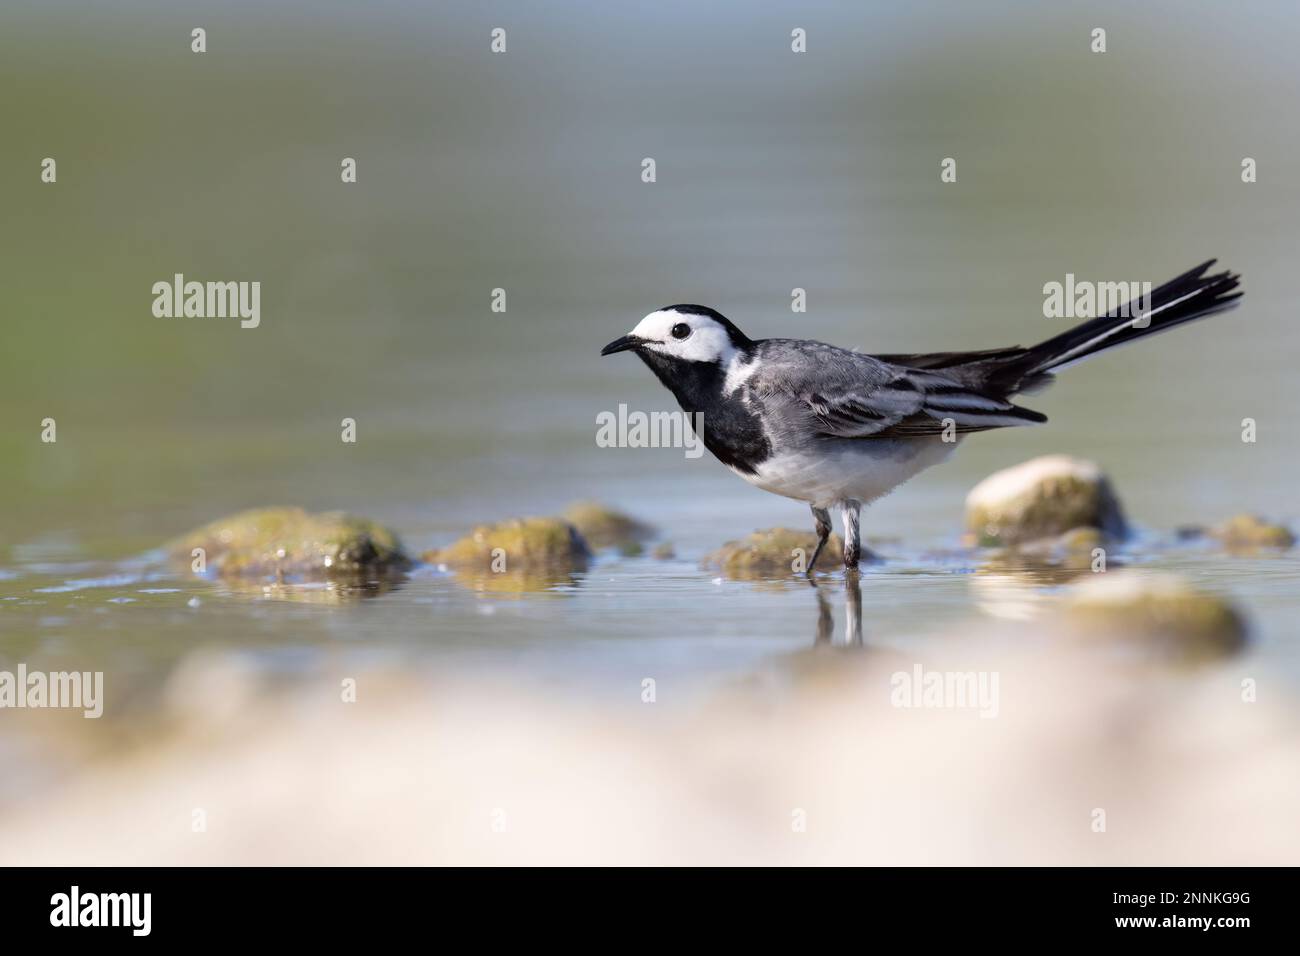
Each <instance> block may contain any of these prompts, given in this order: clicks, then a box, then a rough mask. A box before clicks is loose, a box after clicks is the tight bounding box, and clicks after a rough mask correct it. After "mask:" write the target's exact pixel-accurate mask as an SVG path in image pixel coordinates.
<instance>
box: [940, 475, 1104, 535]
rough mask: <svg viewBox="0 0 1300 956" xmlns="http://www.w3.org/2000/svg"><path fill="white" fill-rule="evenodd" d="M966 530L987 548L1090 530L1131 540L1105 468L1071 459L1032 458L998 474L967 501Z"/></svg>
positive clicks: (982, 483)
mask: <svg viewBox="0 0 1300 956" xmlns="http://www.w3.org/2000/svg"><path fill="white" fill-rule="evenodd" d="M966 528H967V531H968V533H969V536H970V538H971V539H972V543H974V544H978V545H981V546H984V547H997V546H1007V545H1018V544H1024V543H1026V542H1031V541H1039V540H1042V539H1045V538H1056V537H1058V536H1061V535H1065V534H1066V533H1077V532H1076V529H1079V528H1092V529H1095V530H1096V531H1098V532H1100V533H1101V534H1102V535H1104V536H1106V537H1109V538H1115V539H1120V538H1123V537H1125V536H1126V535H1127V533H1128V526H1127V523H1126V522H1125V520H1124V513H1123V510H1122V509H1121V508H1120V504H1119V499H1118V498H1117V497H1116V496H1115V492H1114V491H1113V490H1112V488H1111V485H1110V481H1109V480H1108V479H1107V478H1106V476H1105V475H1103V474H1102V472H1101V469H1100V468H1099V467H1098V466H1097V465H1095V464H1094V463H1092V462H1090V461H1083V460H1081V459H1078V458H1071V457H1069V456H1067V455H1048V456H1045V457H1042V458H1034V459H1032V460H1030V461H1027V462H1025V463H1023V464H1021V465H1016V466H1015V467H1013V468H1007V469H1004V470H1002V471H999V472H995V473H994V474H992V475H990V476H989V477H987V478H985V479H984V480H983V481H981V482H980V483H979V484H978V485H976V486H975V487H974V488H973V489H971V492H970V494H969V495H967V497H966Z"/></svg>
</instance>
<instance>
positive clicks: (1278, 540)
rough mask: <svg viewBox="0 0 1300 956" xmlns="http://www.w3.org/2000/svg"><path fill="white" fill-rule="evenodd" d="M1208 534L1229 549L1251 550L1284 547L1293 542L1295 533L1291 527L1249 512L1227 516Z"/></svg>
mask: <svg viewBox="0 0 1300 956" xmlns="http://www.w3.org/2000/svg"><path fill="white" fill-rule="evenodd" d="M1210 536H1211V537H1213V538H1214V539H1215V540H1217V541H1218V542H1220V543H1221V544H1222V545H1223V546H1224V547H1225V548H1227V549H1228V550H1230V551H1252V550H1255V549H1257V548H1276V549H1286V548H1289V547H1291V546H1292V545H1294V544H1295V535H1293V534H1292V533H1291V529H1289V528H1287V527H1286V526H1284V525H1280V524H1273V523H1272V522H1269V521H1265V520H1264V519H1263V518H1259V517H1256V516H1255V515H1250V514H1242V515H1236V516H1235V517H1232V518H1229V519H1228V520H1227V521H1225V522H1224V523H1223V524H1221V525H1219V526H1218V527H1217V528H1214V529H1213V530H1211V532H1210Z"/></svg>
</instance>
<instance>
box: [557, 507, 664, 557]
mask: <svg viewBox="0 0 1300 956" xmlns="http://www.w3.org/2000/svg"><path fill="white" fill-rule="evenodd" d="M561 517H562V518H563V519H564V520H565V521H567V522H569V524H571V525H573V526H574V527H575V528H577V529H578V533H579V534H580V535H582V537H583V539H584V540H585V541H586V542H587V544H588V546H590V547H591V548H593V549H595V550H597V551H599V550H602V549H604V548H618V549H619V550H620V551H622V552H623V553H624V554H638V553H640V545H641V543H642V542H644V541H645V540H646V539H648V538H651V537H653V536H654V529H653V528H651V527H650V526H649V525H647V524H643V523H642V522H640V521H637V520H636V519H635V518H633V517H631V516H630V515H626V514H623V513H622V512H620V511H615V510H614V509H613V508H607V507H606V506H605V505H602V504H600V503H599V502H596V501H579V502H575V503H574V504H572V505H570V506H569V507H568V508H566V509H565V511H564V514H563V515H561Z"/></svg>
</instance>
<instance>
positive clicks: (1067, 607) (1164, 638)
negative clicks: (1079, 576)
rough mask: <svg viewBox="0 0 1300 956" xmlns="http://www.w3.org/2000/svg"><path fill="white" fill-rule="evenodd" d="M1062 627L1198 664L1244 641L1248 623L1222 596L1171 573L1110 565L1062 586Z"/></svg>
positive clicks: (1233, 649) (1089, 637)
mask: <svg viewBox="0 0 1300 956" xmlns="http://www.w3.org/2000/svg"><path fill="white" fill-rule="evenodd" d="M1060 622H1061V624H1062V625H1063V626H1064V627H1065V629H1066V630H1067V631H1069V632H1071V633H1073V634H1076V635H1078V636H1081V637H1083V638H1084V639H1086V640H1090V641H1103V642H1108V643H1109V642H1114V643H1117V644H1119V645H1121V646H1124V647H1126V648H1128V649H1130V650H1133V651H1135V652H1137V653H1138V655H1139V656H1140V657H1143V658H1151V659H1157V660H1160V661H1167V662H1172V663H1176V664H1200V663H1205V662H1208V661H1214V660H1219V659H1221V658H1223V657H1227V656H1229V655H1231V654H1233V653H1235V652H1236V651H1238V650H1240V649H1241V648H1242V647H1244V646H1245V644H1246V640H1247V636H1248V628H1247V625H1246V620H1245V618H1244V617H1243V615H1242V614H1241V612H1240V611H1238V610H1237V608H1236V607H1235V606H1234V605H1233V604H1232V602H1230V601H1228V600H1227V599H1225V598H1223V597H1220V596H1219V595H1217V594H1213V593H1211V592H1209V591H1205V590H1202V589H1201V588H1198V587H1197V586H1195V585H1194V584H1192V583H1191V582H1190V581H1188V580H1186V579H1185V578H1182V577H1179V576H1178V575H1174V574H1162V573H1155V572H1149V571H1132V570H1125V571H1115V572H1106V573H1104V574H1098V575H1095V576H1094V577H1092V578H1091V579H1088V580H1086V581H1083V582H1081V583H1078V584H1075V585H1072V586H1071V587H1070V588H1069V589H1067V591H1066V594H1065V597H1064V599H1063V601H1062V604H1061V607H1060Z"/></svg>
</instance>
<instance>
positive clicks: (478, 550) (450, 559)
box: [423, 518, 591, 590]
mask: <svg viewBox="0 0 1300 956" xmlns="http://www.w3.org/2000/svg"><path fill="white" fill-rule="evenodd" d="M423 557H424V560H426V561H429V562H432V563H436V564H446V565H448V566H449V567H451V568H453V569H455V570H456V571H459V572H467V573H469V574H471V575H474V576H480V575H482V576H484V577H483V580H484V581H487V582H491V581H493V580H496V579H500V581H501V583H502V589H504V590H530V589H531V587H532V583H533V582H537V584H538V586H541V584H542V582H552V583H553V582H555V581H558V580H560V579H562V578H563V577H565V576H566V575H569V574H572V573H574V572H577V571H585V570H586V569H587V563H588V561H589V560H590V558H591V550H590V548H588V547H587V542H586V541H584V540H583V537H582V535H581V534H579V533H578V530H577V529H576V528H575V527H574V526H573V525H571V524H569V522H567V521H564V520H562V519H560V518H511V519H510V520H508V521H502V522H500V523H499V524H494V525H480V526H478V527H477V528H475V529H474V530H473V531H471V532H470V533H469V534H467V535H466V536H465V537H463V538H461V539H460V540H459V541H456V542H454V543H452V544H450V545H448V546H447V547H445V548H440V549H438V550H435V551H429V552H426V553H425V554H424V556H423ZM512 575H513V576H514V577H509V576H512Z"/></svg>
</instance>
